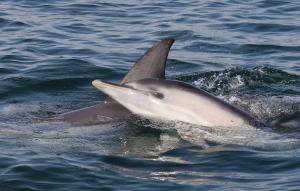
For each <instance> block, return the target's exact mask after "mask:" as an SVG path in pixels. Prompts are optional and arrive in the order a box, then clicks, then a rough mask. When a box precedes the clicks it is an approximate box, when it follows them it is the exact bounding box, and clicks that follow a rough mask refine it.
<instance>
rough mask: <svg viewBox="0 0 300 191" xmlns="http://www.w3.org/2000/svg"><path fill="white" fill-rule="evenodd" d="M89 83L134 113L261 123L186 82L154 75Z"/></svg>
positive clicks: (218, 123)
mask: <svg viewBox="0 0 300 191" xmlns="http://www.w3.org/2000/svg"><path fill="white" fill-rule="evenodd" d="M92 84H93V86H95V87H96V88H97V89H99V90H101V91H102V92H104V93H105V94H107V95H109V96H110V97H111V98H113V99H114V100H116V101H117V102H119V103H120V104H122V105H123V106H124V107H125V108H127V109H128V110H129V111H131V112H132V113H134V114H137V115H141V116H145V117H150V118H159V119H168V120H176V121H183V122H187V123H191V124H196V125H201V126H207V127H242V126H255V127H258V126H265V125H264V124H263V123H260V122H259V121H258V120H257V119H255V118H254V117H253V116H251V115H250V114H249V113H247V112H245V111H243V110H241V109H239V108H237V107H235V106H232V105H230V104H229V103H227V102H225V101H223V100H221V99H219V98H217V97H215V96H213V95H212V94H209V93H208V92H206V91H204V90H202V89H199V88H197V87H195V86H192V85H190V84H187V83H184V82H181V81H175V80H165V79H157V78H148V79H141V80H136V81H131V82H127V83H124V84H121V85H119V84H114V83H110V82H105V81H101V80H94V81H93V82H92Z"/></svg>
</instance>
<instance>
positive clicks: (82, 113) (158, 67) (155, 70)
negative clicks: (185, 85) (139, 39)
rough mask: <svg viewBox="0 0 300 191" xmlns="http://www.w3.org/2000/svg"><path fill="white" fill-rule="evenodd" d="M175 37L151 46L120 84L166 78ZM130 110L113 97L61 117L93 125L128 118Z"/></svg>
mask: <svg viewBox="0 0 300 191" xmlns="http://www.w3.org/2000/svg"><path fill="white" fill-rule="evenodd" d="M173 43H174V39H172V38H169V39H164V40H162V41H161V42H159V43H158V44H156V45H154V46H153V47H152V48H150V49H149V50H148V51H147V52H146V53H145V54H144V55H143V56H142V57H141V58H140V59H139V60H138V61H137V63H136V64H134V65H133V67H132V68H131V69H130V71H129V72H128V73H127V74H126V75H125V77H124V78H123V79H122V81H121V83H120V84H124V83H127V82H130V81H134V80H139V79H143V78H161V79H163V78H165V67H166V60H167V57H168V54H169V51H170V48H171V46H172V44H173ZM129 115H130V111H129V110H127V109H126V108H125V107H123V106H122V105H120V104H119V103H117V102H116V101H114V100H113V99H111V98H109V97H108V98H107V99H106V100H105V101H103V102H100V103H99V104H97V105H94V106H91V107H87V108H83V109H79V110H76V111H72V112H69V113H65V114H62V115H61V118H62V119H63V120H64V121H66V122H69V123H72V124H76V125H93V124H101V123H110V122H116V121H120V120H123V119H126V118H127V117H128V116H129Z"/></svg>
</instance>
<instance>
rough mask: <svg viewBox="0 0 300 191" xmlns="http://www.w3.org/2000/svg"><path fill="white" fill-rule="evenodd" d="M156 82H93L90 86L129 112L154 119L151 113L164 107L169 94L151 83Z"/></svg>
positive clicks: (149, 80) (146, 80) (155, 80)
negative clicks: (120, 83)
mask: <svg viewBox="0 0 300 191" xmlns="http://www.w3.org/2000/svg"><path fill="white" fill-rule="evenodd" d="M157 80H158V79H142V80H137V81H132V82H128V83H125V84H122V85H119V84H115V83H111V82H106V81H102V80H94V81H93V82H92V84H93V86H95V87H96V88H97V89H99V90H101V91H102V92H104V93H105V94H107V95H108V96H110V97H111V98H113V99H114V100H116V101H117V102H119V103H120V104H122V105H123V106H125V107H126V108H127V109H129V110H130V111H131V112H133V113H136V114H140V115H146V116H153V117H155V116H154V115H153V113H155V110H157V108H158V107H162V106H163V105H165V101H166V100H165V99H166V97H167V96H168V93H169V92H168V91H164V88H160V86H157V83H153V82H157ZM151 82H152V83H151Z"/></svg>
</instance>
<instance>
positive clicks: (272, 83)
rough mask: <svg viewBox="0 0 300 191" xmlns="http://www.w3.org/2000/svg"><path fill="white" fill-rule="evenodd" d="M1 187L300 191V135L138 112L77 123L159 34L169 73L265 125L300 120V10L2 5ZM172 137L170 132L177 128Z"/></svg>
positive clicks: (30, 0)
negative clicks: (167, 47)
mask: <svg viewBox="0 0 300 191" xmlns="http://www.w3.org/2000/svg"><path fill="white" fill-rule="evenodd" d="M0 8H1V11H0V44H1V46H0V188H1V190H183V189H187V190H254V189H256V190H299V189H300V183H299V182H300V178H299V177H300V157H299V156H300V140H299V138H300V136H299V135H300V131H299V129H297V128H296V129H287V130H283V131H281V132H274V131H264V130H254V129H247V128H243V129H240V130H232V129H230V128H229V129H208V128H199V127H195V126H191V125H188V124H183V123H180V122H170V123H168V122H157V121H152V120H148V119H141V118H139V117H132V118H131V119H129V120H128V121H125V122H122V123H118V124H108V125H95V126H79V127H78V126H77V127H74V126H71V125H68V124H64V123H62V122H52V121H50V122H49V121H47V120H46V119H48V118H49V117H53V116H56V115H59V114H61V113H64V112H68V111H72V110H75V109H78V108H82V107H86V106H90V105H94V104H95V103H97V102H98V101H99V100H103V99H104V95H103V94H102V93H100V92H99V91H97V90H96V89H95V88H93V87H92V85H91V81H92V80H94V79H103V80H107V81H113V82H118V81H120V80H121V79H122V77H123V76H124V75H125V74H126V72H127V71H128V70H129V69H130V67H131V66H132V65H133V64H134V62H135V61H136V60H137V59H138V58H139V57H140V56H141V55H142V54H143V53H144V52H145V51H146V50H147V48H149V47H151V46H152V45H153V44H154V43H157V42H159V41H160V40H161V39H163V38H168V37H172V38H175V39H176V43H175V44H174V45H173V47H172V49H171V52H170V55H169V60H168V62H167V71H166V74H167V78H169V79H177V80H182V81H185V82H188V83H191V84H193V85H195V86H198V87H200V88H203V89H205V90H207V91H209V92H210V93H212V94H214V95H216V96H218V97H220V98H222V99H224V100H226V101H228V102H230V103H232V104H234V105H236V106H238V107H241V108H243V109H245V110H247V111H249V112H250V113H252V114H253V115H254V116H256V117H257V118H259V119H260V120H261V121H263V122H272V121H274V120H278V119H281V118H285V117H287V116H289V115H292V114H294V113H296V112H299V111H300V61H299V60H300V56H299V55H300V36H299V34H300V3H299V2H298V1H297V0H290V1H285V0H276V1H269V0H251V1H237V0H227V1H223V2H220V1H187V2H181V1H171V0H167V1H155V2H153V1H136V0H130V1H126V2H125V1H101V2H99V1H92V0H75V1H72V2H70V1H65V0H61V1H57V0H55V1H53V0H51V1H50V0H48V1H47V0H46V1H42V2H41V1H35V0H9V1H8V0H4V1H1V3H0ZM174 128H175V129H177V130H178V131H175V130H174Z"/></svg>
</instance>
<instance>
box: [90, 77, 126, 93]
mask: <svg viewBox="0 0 300 191" xmlns="http://www.w3.org/2000/svg"><path fill="white" fill-rule="evenodd" d="M92 84H93V86H94V87H95V88H97V89H98V90H100V91H102V92H104V93H105V94H108V95H111V94H112V93H117V92H119V93H125V94H129V93H130V92H131V89H130V88H128V87H124V86H123V85H119V84H114V83H111V82H106V81H102V80H94V81H93V82H92Z"/></svg>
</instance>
